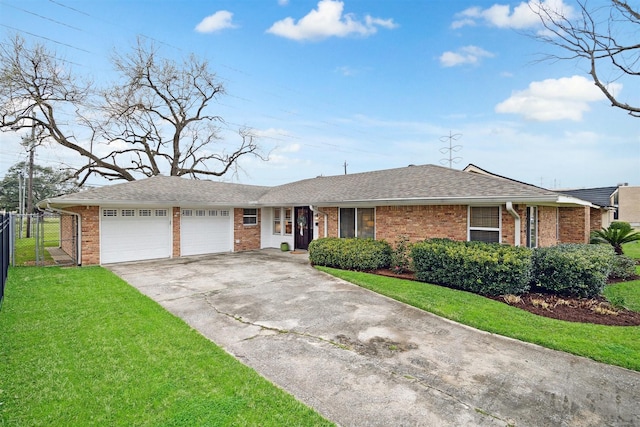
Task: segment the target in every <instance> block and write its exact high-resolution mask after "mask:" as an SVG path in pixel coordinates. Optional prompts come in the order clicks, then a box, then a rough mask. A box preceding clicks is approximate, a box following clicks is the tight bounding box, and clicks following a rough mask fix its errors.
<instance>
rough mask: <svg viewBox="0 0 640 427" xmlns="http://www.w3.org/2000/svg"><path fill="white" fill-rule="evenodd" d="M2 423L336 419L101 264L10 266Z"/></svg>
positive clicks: (309, 422) (3, 331)
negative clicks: (279, 385) (240, 359)
mask: <svg viewBox="0 0 640 427" xmlns="http://www.w3.org/2000/svg"><path fill="white" fill-rule="evenodd" d="M0 336H1V337H2V338H1V339H0V426H72V425H73V426H89V425H109V426H133V425H135V426H198V425H209V426H239V425H242V426H283V425H287V426H314V425H332V424H331V423H330V422H328V421H326V420H325V419H323V418H322V417H321V416H320V415H318V414H317V413H316V412H314V411H313V410H311V409H310V408H308V407H306V406H304V405H303V404H302V403H300V402H299V401H297V400H295V399H294V398H293V397H292V396H291V395H289V394H287V393H285V392H284V391H282V390H281V389H279V388H277V387H275V386H274V385H273V384H271V383H270V382H268V381H267V380H265V379H264V378H262V377H260V376H259V375H258V374H257V373H256V372H255V371H253V370H251V369H250V368H248V367H245V366H244V365H242V364H241V363H239V362H238V361H237V360H235V359H234V358H232V357H231V356H229V355H228V354H227V353H225V352H224V351H223V350H222V349H220V348H219V347H217V346H216V345H215V344H213V343H212V342H210V341H209V340H207V339H206V338H204V337H203V336H202V335H200V334H199V333H198V332H196V331H195V330H193V329H191V328H190V327H189V326H188V325H187V324H185V323H184V322H183V321H182V320H180V319H179V318H177V317H175V316H173V315H171V314H170V313H168V312H167V311H165V310H164V309H163V308H162V307H160V306H159V305H158V304H156V303H155V302H153V301H152V300H150V299H149V298H147V297H145V296H143V295H142V294H140V293H139V292H138V291H137V290H136V289H134V288H132V287H131V286H129V285H128V284H127V283H125V282H124V281H122V280H121V279H119V278H118V277H117V276H115V275H114V274H112V273H111V272H109V271H107V270H105V269H103V268H100V267H84V268H71V269H63V268H59V267H46V268H45V267H28V268H25V267H21V268H12V269H10V271H9V282H8V283H7V288H6V295H5V300H4V303H3V306H2V310H1V311H0Z"/></svg>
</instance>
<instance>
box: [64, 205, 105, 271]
mask: <svg viewBox="0 0 640 427" xmlns="http://www.w3.org/2000/svg"><path fill="white" fill-rule="evenodd" d="M65 210H66V211H69V212H75V213H78V214H80V223H81V231H80V233H81V234H80V239H81V240H80V246H81V248H82V249H81V251H82V254H81V257H82V258H81V262H82V265H95V264H100V208H99V207H98V206H74V207H71V208H66V209H65ZM63 238H65V239H67V238H69V237H68V236H65V235H64V234H63Z"/></svg>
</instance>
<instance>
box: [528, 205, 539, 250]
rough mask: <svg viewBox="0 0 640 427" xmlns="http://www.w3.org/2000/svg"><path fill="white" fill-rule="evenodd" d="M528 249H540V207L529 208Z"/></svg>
mask: <svg viewBox="0 0 640 427" xmlns="http://www.w3.org/2000/svg"><path fill="white" fill-rule="evenodd" d="M527 247H528V248H537V247H538V207H537V206H527Z"/></svg>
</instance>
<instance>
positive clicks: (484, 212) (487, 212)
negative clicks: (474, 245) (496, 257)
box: [469, 206, 500, 243]
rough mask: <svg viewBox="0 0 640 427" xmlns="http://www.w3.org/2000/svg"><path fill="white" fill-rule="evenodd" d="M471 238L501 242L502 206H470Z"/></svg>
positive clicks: (480, 240)
mask: <svg viewBox="0 0 640 427" xmlns="http://www.w3.org/2000/svg"><path fill="white" fill-rule="evenodd" d="M469 240H471V241H479V242H486V243H499V242H500V206H469Z"/></svg>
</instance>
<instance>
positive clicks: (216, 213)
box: [209, 209, 218, 216]
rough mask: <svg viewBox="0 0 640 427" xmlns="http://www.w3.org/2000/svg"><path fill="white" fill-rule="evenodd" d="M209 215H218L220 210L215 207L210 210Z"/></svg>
mask: <svg viewBox="0 0 640 427" xmlns="http://www.w3.org/2000/svg"><path fill="white" fill-rule="evenodd" d="M209 216H218V211H217V210H215V209H210V210H209Z"/></svg>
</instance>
